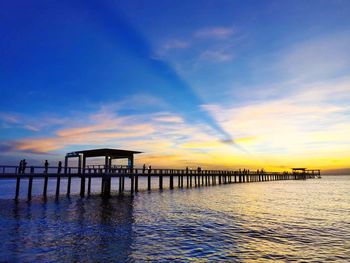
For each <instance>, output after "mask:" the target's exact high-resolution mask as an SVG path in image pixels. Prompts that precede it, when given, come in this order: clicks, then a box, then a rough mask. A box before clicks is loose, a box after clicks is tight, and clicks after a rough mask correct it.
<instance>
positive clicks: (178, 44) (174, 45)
mask: <svg viewBox="0 0 350 263" xmlns="http://www.w3.org/2000/svg"><path fill="white" fill-rule="evenodd" d="M188 47H190V43H189V42H188V41H185V40H179V39H172V40H168V41H167V42H166V43H164V45H163V49H165V50H172V49H185V48H188Z"/></svg>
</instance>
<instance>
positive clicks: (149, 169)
mask: <svg viewBox="0 0 350 263" xmlns="http://www.w3.org/2000/svg"><path fill="white" fill-rule="evenodd" d="M151 171H152V166H151V165H150V166H148V173H149V174H150V173H151Z"/></svg>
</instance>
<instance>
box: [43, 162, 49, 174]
mask: <svg viewBox="0 0 350 263" xmlns="http://www.w3.org/2000/svg"><path fill="white" fill-rule="evenodd" d="M44 166H45V171H44V173H46V174H47V172H48V169H49V162H48V161H47V160H45V164H44Z"/></svg>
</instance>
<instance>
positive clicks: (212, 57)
mask: <svg viewBox="0 0 350 263" xmlns="http://www.w3.org/2000/svg"><path fill="white" fill-rule="evenodd" d="M233 58H234V54H233V52H232V51H226V50H205V51H203V52H202V53H201V54H200V56H199V59H200V60H206V61H210V62H227V61H231V60H232V59H233Z"/></svg>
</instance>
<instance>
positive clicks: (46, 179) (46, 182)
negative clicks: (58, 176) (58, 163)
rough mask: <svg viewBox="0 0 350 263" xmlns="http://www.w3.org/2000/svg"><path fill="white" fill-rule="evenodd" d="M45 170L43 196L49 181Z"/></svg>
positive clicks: (45, 195) (45, 194)
mask: <svg viewBox="0 0 350 263" xmlns="http://www.w3.org/2000/svg"><path fill="white" fill-rule="evenodd" d="M47 173H48V172H47V171H45V177H44V190H43V197H44V198H46V197H47V184H48V182H49V177H48V176H47Z"/></svg>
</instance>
